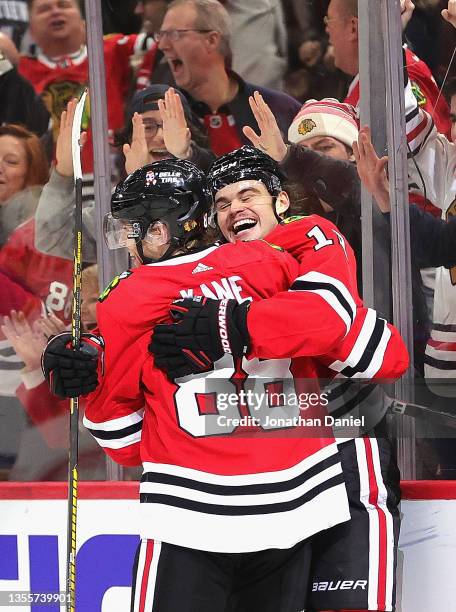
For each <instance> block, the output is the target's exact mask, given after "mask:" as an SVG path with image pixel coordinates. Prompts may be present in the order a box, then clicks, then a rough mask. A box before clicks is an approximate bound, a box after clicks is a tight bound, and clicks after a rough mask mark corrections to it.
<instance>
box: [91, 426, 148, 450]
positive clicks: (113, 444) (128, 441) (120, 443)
mask: <svg viewBox="0 0 456 612" xmlns="http://www.w3.org/2000/svg"><path fill="white" fill-rule="evenodd" d="M141 433H142V430H141V429H140V430H139V431H136V432H135V433H132V434H130V435H129V436H124V437H123V438H115V439H112V440H103V439H102V438H97V436H95V435H94V434H93V432H92V435H93V437H94V438H95V440H96V441H97V442H98V444H99V445H100V446H101V447H102V448H114V449H115V448H125V447H126V446H131V445H132V444H136V443H137V442H141Z"/></svg>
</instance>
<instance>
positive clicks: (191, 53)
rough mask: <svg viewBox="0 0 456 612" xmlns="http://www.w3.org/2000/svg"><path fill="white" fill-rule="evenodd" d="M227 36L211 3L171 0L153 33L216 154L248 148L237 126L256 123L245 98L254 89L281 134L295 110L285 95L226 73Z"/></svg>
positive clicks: (220, 10)
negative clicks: (160, 22) (202, 124)
mask: <svg viewBox="0 0 456 612" xmlns="http://www.w3.org/2000/svg"><path fill="white" fill-rule="evenodd" d="M230 36H231V21H230V17H229V15H228V13H227V11H226V9H225V8H224V7H223V5H222V4H221V3H220V2H217V1H216V0H174V1H173V2H171V3H170V5H169V7H168V10H167V12H166V14H165V17H164V19H163V23H162V25H161V29H160V30H159V31H158V32H156V33H155V40H156V42H157V45H158V49H159V50H160V51H161V52H162V53H163V54H164V57H165V59H166V61H167V63H168V66H169V69H170V71H171V73H172V76H173V78H174V80H175V83H176V85H177V86H178V87H179V88H180V89H181V90H183V91H184V92H185V93H186V94H187V95H188V97H189V101H190V106H191V108H192V111H193V112H195V113H196V114H197V115H198V116H199V118H200V119H201V120H202V122H203V123H204V124H205V126H206V128H207V130H208V134H209V140H210V146H211V149H212V151H213V152H214V153H215V154H216V155H221V154H223V153H227V152H229V151H232V150H234V149H237V148H238V147H240V146H241V145H242V144H247V142H248V141H247V139H246V138H245V136H244V134H243V133H242V127H243V126H244V125H251V126H252V127H255V125H256V124H255V118H254V116H253V114H252V111H251V109H250V106H249V100H248V99H249V96H250V95H253V92H254V91H255V90H259V91H260V93H261V94H262V95H263V98H264V99H265V100H266V101H267V103H268V104H269V106H270V107H271V109H272V111H273V113H274V115H275V117H276V118H277V122H278V124H279V127H280V129H281V131H282V133H283V134H286V133H287V130H288V127H289V125H290V123H291V121H292V119H293V117H294V116H295V115H296V113H297V112H298V110H299V108H300V104H299V102H297V101H296V100H295V99H294V98H291V97H290V96H288V95H287V94H284V93H282V92H279V91H275V90H272V89H267V88H262V87H257V86H254V85H251V84H250V83H246V82H244V81H243V80H242V79H241V77H239V76H238V75H237V74H235V73H234V72H233V71H232V70H231V60H232V51H231V46H230ZM265 70H267V66H265Z"/></svg>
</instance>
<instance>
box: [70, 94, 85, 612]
mask: <svg viewBox="0 0 456 612" xmlns="http://www.w3.org/2000/svg"><path fill="white" fill-rule="evenodd" d="M86 97H87V90H85V91H84V92H83V94H82V96H81V98H80V100H79V102H78V104H77V106H76V110H75V113H74V119H73V126H72V131H71V150H72V155H73V173H74V185H75V192H76V202H75V210H74V257H73V310H72V315H71V335H72V344H73V348H75V349H78V348H79V346H80V342H81V272H82V270H81V262H82V169H81V142H80V138H81V122H82V112H83V110H84V103H85V100H86ZM78 428H79V397H75V398H72V399H71V405H70V448H69V454H68V524H67V575H66V609H67V612H74V610H75V594H76V518H77V516H76V515H77V505H78Z"/></svg>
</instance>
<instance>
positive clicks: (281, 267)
mask: <svg viewBox="0 0 456 612" xmlns="http://www.w3.org/2000/svg"><path fill="white" fill-rule="evenodd" d="M297 276H298V266H297V264H296V262H295V261H294V260H293V259H292V258H291V257H290V255H288V254H287V253H284V252H282V251H281V250H277V249H276V248H272V247H271V246H270V245H268V244H267V243H264V242H261V241H260V242H254V243H237V244H234V245H233V244H226V245H223V246H220V247H210V248H208V249H206V250H204V251H200V252H197V253H192V254H189V255H184V256H181V257H176V258H173V259H171V260H167V261H164V262H159V263H155V264H151V265H147V266H141V267H139V268H137V269H136V270H134V271H130V272H126V273H124V274H122V275H120V276H119V277H118V278H117V279H115V280H114V281H113V282H112V283H111V285H110V286H109V287H108V288H107V290H106V291H105V292H103V293H102V295H101V296H100V300H101V304H99V307H98V312H97V318H98V323H99V330H100V334H101V336H102V337H103V338H104V342H105V351H104V375H103V376H102V377H101V384H100V386H99V387H98V388H97V390H96V391H95V392H94V393H93V394H91V395H90V396H88V402H87V407H86V412H85V416H84V424H85V425H86V427H88V428H89V430H90V431H91V433H92V434H93V435H94V436H95V438H96V439H97V441H98V442H99V443H100V444H101V446H103V448H104V449H105V450H106V452H107V453H108V454H109V455H110V456H111V457H112V458H113V459H115V460H116V461H119V462H121V463H124V464H126V465H130V464H131V463H135V462H136V460H137V455H138V449H139V450H140V454H141V459H142V462H143V468H144V474H143V477H142V479H141V487H140V493H141V502H142V504H141V510H142V518H143V521H142V525H141V530H140V531H141V535H142V537H147V538H154V539H158V540H160V541H165V542H170V543H175V544H177V545H180V546H186V547H190V548H199V549H203V550H212V551H220V552H248V551H254V550H262V549H266V548H288V547H291V546H293V545H294V544H295V543H296V542H298V541H300V540H303V539H304V538H306V537H308V536H310V535H311V534H313V533H316V532H318V531H320V530H323V529H326V528H328V527H330V526H331V525H334V524H337V523H339V522H343V521H345V520H347V519H348V518H349V514H348V508H347V504H346V495H345V488H344V484H343V477H342V473H341V468H340V463H339V458H338V454H337V447H336V444H335V442H334V439H333V437H332V435H331V434H328V429H327V428H323V432H324V434H323V435H325V436H327V437H325V438H321V437H318V436H317V435H309V431H313V432H314V433H315V431H316V430H315V429H312V428H311V427H312V425H314V424H315V425H316V426H317V427H318V425H319V422H318V419H315V423H306V426H307V427H308V429H307V435H304V432H302V433H303V435H294V436H293V435H292V436H290V435H285V434H286V433H288V434H289V432H290V429H291V430H294V429H296V428H293V424H294V423H296V418H297V417H299V413H300V408H299V405H296V404H294V405H291V403H290V405H288V404H287V405H273V406H270V405H269V403H268V401H267V397H266V394H265V391H267V389H268V385H271V384H274V383H275V382H276V381H277V379H279V380H281V381H285V384H289V387H290V388H289V391H290V393H291V392H292V389H293V379H292V377H291V373H290V360H289V359H283V360H274V361H259V360H257V359H252V360H243V362H242V369H241V370H239V369H237V370H235V367H234V364H233V361H232V359H231V357H230V356H229V355H226V356H225V357H224V358H223V359H221V360H220V361H219V362H217V363H216V364H215V369H214V371H213V372H211V373H210V374H208V375H205V376H203V375H200V376H193V377H186V378H183V379H180V380H177V381H176V382H175V383H171V382H170V381H169V380H168V379H167V377H166V376H165V375H164V373H163V372H162V371H160V370H158V369H156V368H155V367H154V365H153V358H152V356H151V355H150V354H149V353H148V351H147V345H148V344H149V342H150V334H151V330H152V329H153V326H154V325H155V324H156V323H160V322H164V321H167V320H169V305H170V303H171V302H172V301H173V300H174V299H176V298H178V297H181V296H182V297H185V296H190V295H206V296H207V297H217V298H229V299H236V300H237V301H239V302H241V301H245V300H253V302H254V304H255V303H256V302H257V300H261V299H265V298H268V297H270V296H272V295H274V294H275V293H277V292H281V291H286V289H287V288H288V287H289V286H290V285H291V283H292V282H293V281H294V280H295V278H296V277H297ZM288 295H289V298H290V301H291V303H293V302H294V300H295V299H296V295H295V293H293V292H289V293H288ZM268 325H269V326H271V325H273V321H269V322H268ZM265 331H266V330H265ZM290 337H291V336H290V334H289V335H288V337H285V338H283V339H282V342H283V343H284V344H287V343H288V340H289V339H290ZM285 352H286V350H285ZM239 377H241V378H242V379H243V380H244V388H245V389H248V390H250V391H251V392H252V393H253V396H248V399H247V401H246V402H245V404H244V403H242V405H239V395H238V394H237V390H239V383H238V380H239ZM252 397H253V399H252ZM233 399H234V401H233ZM299 424H301V423H299ZM283 428H284V429H283ZM309 428H310V429H309ZM277 432H279V434H280V437H279V436H278V435H277ZM321 432H322V430H319V433H320V435H321Z"/></svg>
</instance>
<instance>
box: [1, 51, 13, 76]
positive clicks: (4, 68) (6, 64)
mask: <svg viewBox="0 0 456 612" xmlns="http://www.w3.org/2000/svg"><path fill="white" fill-rule="evenodd" d="M12 68H13V64H12V63H11V62H10V60H9V59H8V58H7V57H6V55H5V54H4V53H3V51H2V50H1V49H0V76H2V75H3V74H5V72H9V71H10V70H11V69H12Z"/></svg>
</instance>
